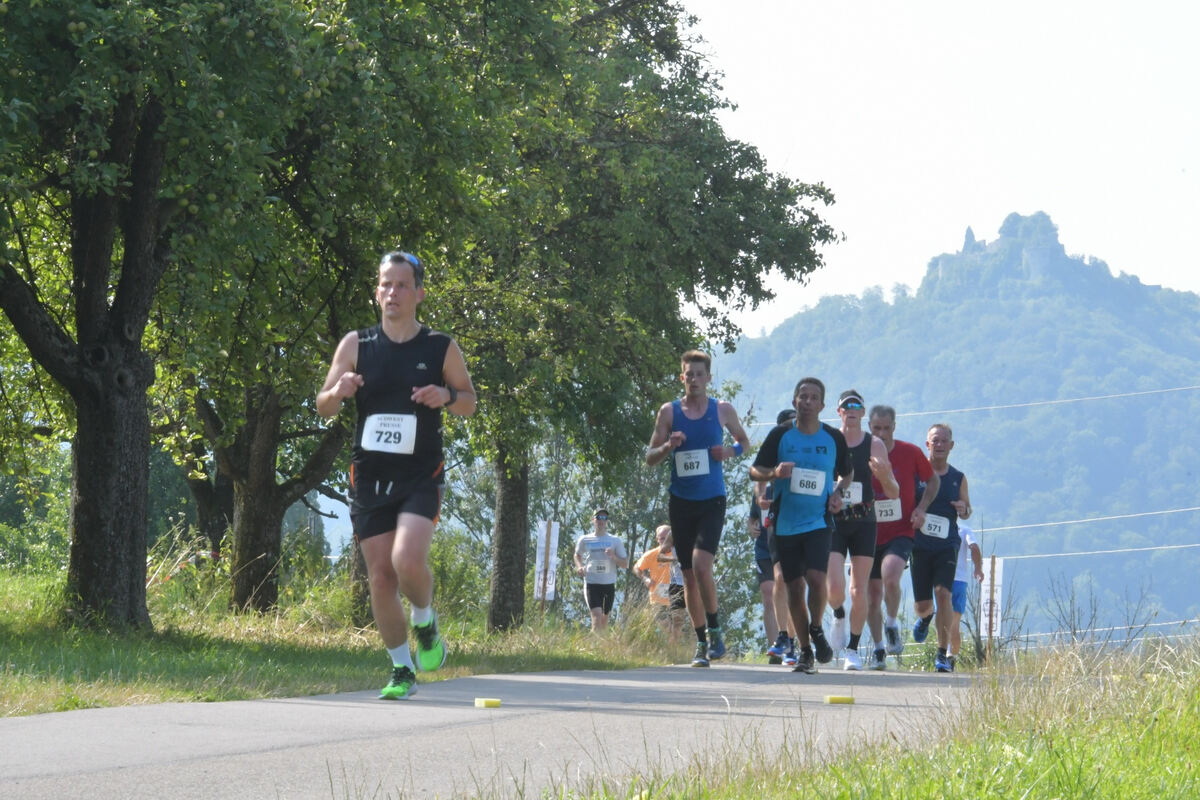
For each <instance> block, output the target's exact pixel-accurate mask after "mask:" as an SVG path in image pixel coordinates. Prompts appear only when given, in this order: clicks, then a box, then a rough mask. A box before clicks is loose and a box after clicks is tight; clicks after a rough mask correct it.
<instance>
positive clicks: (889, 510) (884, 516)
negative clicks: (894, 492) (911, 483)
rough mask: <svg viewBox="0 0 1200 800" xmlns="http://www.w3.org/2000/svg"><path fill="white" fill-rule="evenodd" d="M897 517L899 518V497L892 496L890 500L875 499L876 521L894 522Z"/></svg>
mask: <svg viewBox="0 0 1200 800" xmlns="http://www.w3.org/2000/svg"><path fill="white" fill-rule="evenodd" d="M898 519H900V498H899V497H893V498H891V499H890V500H876V501H875V521H876V522H895V521H896V520H898Z"/></svg>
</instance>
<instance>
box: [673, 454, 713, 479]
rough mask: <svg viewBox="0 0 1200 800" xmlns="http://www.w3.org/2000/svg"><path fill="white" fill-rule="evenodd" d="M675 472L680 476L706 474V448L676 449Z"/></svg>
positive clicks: (688, 476)
mask: <svg viewBox="0 0 1200 800" xmlns="http://www.w3.org/2000/svg"><path fill="white" fill-rule="evenodd" d="M675 474H676V475H678V476H679V477H681V478H694V477H697V476H699V475H707V474H708V451H707V450H676V451H675Z"/></svg>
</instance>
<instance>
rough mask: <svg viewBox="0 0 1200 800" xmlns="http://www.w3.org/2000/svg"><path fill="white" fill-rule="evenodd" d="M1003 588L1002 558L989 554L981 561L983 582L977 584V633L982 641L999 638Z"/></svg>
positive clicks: (1002, 608)
mask: <svg viewBox="0 0 1200 800" xmlns="http://www.w3.org/2000/svg"><path fill="white" fill-rule="evenodd" d="M1003 588H1004V559H1003V558H996V557H995V556H989V557H988V558H987V559H985V560H984V562H983V583H982V584H980V586H979V634H980V638H982V639H983V640H984V641H989V640H991V639H999V638H1000V618H1001V615H1002V612H1003V610H1004V603H1003V602H1002V601H1003V597H1004V593H1003Z"/></svg>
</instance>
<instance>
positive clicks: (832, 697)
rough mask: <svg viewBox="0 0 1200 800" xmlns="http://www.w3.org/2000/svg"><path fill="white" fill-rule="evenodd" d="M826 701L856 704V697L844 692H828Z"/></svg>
mask: <svg viewBox="0 0 1200 800" xmlns="http://www.w3.org/2000/svg"><path fill="white" fill-rule="evenodd" d="M825 702H826V704H828V705H847V706H852V705H854V698H853V697H850V696H849V695H844V694H827V695H825Z"/></svg>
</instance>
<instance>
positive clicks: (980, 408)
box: [749, 385, 1200, 428]
mask: <svg viewBox="0 0 1200 800" xmlns="http://www.w3.org/2000/svg"><path fill="white" fill-rule="evenodd" d="M1196 389H1200V385H1197V386H1173V387H1171V388H1169V389H1148V390H1146V391H1142V392H1119V393H1115V394H1098V395H1092V396H1090V397H1064V398H1062V399H1061V400H1031V401H1030V402H1028V403H1006V404H1002V405H994V406H971V407H968V408H948V409H944V410H942V411H906V412H903V413H899V412H898V413H897V414H896V417H897V418H899V417H924V416H931V415H934V414H966V413H969V412H972V411H1000V410H1003V409H1007V408H1033V407H1035V406H1055V405H1062V404H1064V403H1086V402H1089V401H1091V400H1113V399H1116V398H1121V397H1144V396H1146V395H1151V394H1167V393H1169V392H1190V391H1195V390H1196ZM822 421H823V422H839V421H840V420H839V419H838V418H837V417H830V418H828V419H825V420H822ZM764 426H770V427H772V428H773V427H775V423H774V422H770V421H767V422H756V423H754V424H753V425H751V426H749V427H752V428H760V427H764Z"/></svg>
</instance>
